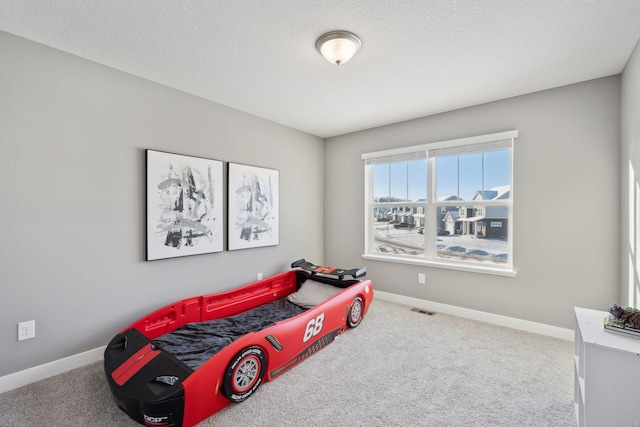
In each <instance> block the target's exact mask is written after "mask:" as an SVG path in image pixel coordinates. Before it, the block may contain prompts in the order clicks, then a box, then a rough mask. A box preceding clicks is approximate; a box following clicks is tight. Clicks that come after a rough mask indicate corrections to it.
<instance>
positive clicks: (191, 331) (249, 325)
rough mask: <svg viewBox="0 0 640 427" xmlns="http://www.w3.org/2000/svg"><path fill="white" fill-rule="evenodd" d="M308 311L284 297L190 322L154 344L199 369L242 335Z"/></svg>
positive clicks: (157, 339)
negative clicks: (246, 308) (211, 318)
mask: <svg viewBox="0 0 640 427" xmlns="http://www.w3.org/2000/svg"><path fill="white" fill-rule="evenodd" d="M304 311H306V309H305V308H302V307H300V306H297V305H295V304H293V303H291V302H289V301H288V300H287V299H286V298H281V299H278V300H275V301H272V302H269V303H266V304H263V305H261V306H258V307H256V308H253V309H251V310H248V311H245V312H242V313H239V314H236V315H234V316H229V317H224V318H222V319H215V320H209V321H205V322H197V323H188V324H186V325H183V326H181V327H179V328H177V329H175V330H174V331H173V332H170V333H168V334H164V335H162V336H160V337H158V338H156V339H155V340H154V343H155V344H156V345H157V346H158V347H160V348H161V349H162V350H164V351H166V352H168V353H171V354H172V355H173V356H175V357H176V358H178V360H180V361H181V362H182V363H184V364H185V365H187V366H188V367H190V368H191V369H194V370H195V369H198V368H199V367H200V366H201V365H202V364H203V363H204V362H206V361H207V360H209V359H210V358H211V357H212V356H213V355H214V354H216V353H217V352H218V351H220V350H222V348H224V347H226V346H227V345H229V344H231V343H232V342H233V341H235V340H236V339H238V338H240V337H241V336H243V335H245V334H248V333H250V332H257V331H260V330H262V329H265V328H267V327H269V326H271V325H273V324H274V323H276V322H279V321H281V320H285V319H289V318H290V317H293V316H296V315H298V314H300V313H303V312H304Z"/></svg>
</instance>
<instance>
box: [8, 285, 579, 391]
mask: <svg viewBox="0 0 640 427" xmlns="http://www.w3.org/2000/svg"><path fill="white" fill-rule="evenodd" d="M375 295H376V298H380V299H381V300H385V301H390V302H395V303H398V304H403V305H407V306H410V307H416V308H419V309H422V310H427V311H434V312H437V313H444V314H450V315H452V316H458V317H464V318H465V319H471V320H477V321H480V322H485V323H491V324H493V325H499V326H505V327H507V328H512V329H518V330H521V331H526V332H533V333H535V334H540V335H546V336H549V337H553V338H560V339H563V340H567V341H573V338H574V335H573V330H572V329H565V328H560V327H557V326H551V325H545V324H544V323H536V322H531V321H528V320H522V319H516V318H514V317H507V316H501V315H499V314H492V313H486V312H484V311H477V310H471V309H468V308H463V307H456V306H454V305H448V304H442V303H438V302H433V301H428V300H423V299H418V298H412V297H406V296H402V295H396V294H392V293H389V292H384V291H375ZM105 349H106V346H104V347H99V348H95V349H93V350H89V351H85V352H84V353H80V354H75V355H73V356H69V357H65V358H64V359H60V360H54V361H53V362H49V363H45V364H44V365H39V366H34V367H33V368H29V369H25V370H24V371H19V372H16V373H13V374H9V375H5V376H4V377H0V393H4V392H6V391H9V390H13V389H16V388H18V387H22V386H25V385H27V384H31V383H33V382H36V381H40V380H43V379H45V378H49V377H52V376H54V375H58V374H62V373H64V372H67V371H70V370H72V369H75V368H80V367H82V366H85V365H88V364H90V363H93V362H97V361H99V360H102V357H103V354H104V350H105Z"/></svg>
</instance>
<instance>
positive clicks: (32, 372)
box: [0, 346, 107, 393]
mask: <svg viewBox="0 0 640 427" xmlns="http://www.w3.org/2000/svg"><path fill="white" fill-rule="evenodd" d="M106 348H107V346H104V347H98V348H94V349H93V350H89V351H85V352H84V353H79V354H74V355H73V356H69V357H65V358H64V359H59V360H54V361H53V362H49V363H45V364H44V365H39V366H34V367H33V368H29V369H25V370H24V371H19V372H15V373H13V374H9V375H5V376H4V377H0V393H4V392H6V391H9V390H13V389H16V388H18V387H22V386H25V385H27V384H31V383H34V382H36V381H40V380H44V379H45V378H49V377H52V376H54V375H58V374H62V373H64V372H67V371H70V370H72V369H75V368H80V367H82V366H85V365H88V364H90V363H93V362H97V361H99V360H102V356H103V354H104V350H105V349H106Z"/></svg>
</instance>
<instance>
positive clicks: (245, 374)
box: [223, 346, 267, 402]
mask: <svg viewBox="0 0 640 427" xmlns="http://www.w3.org/2000/svg"><path fill="white" fill-rule="evenodd" d="M266 362H267V358H266V356H265V354H264V351H262V349H261V348H260V347H255V346H254V347H247V348H245V349H244V350H242V351H241V352H239V353H238V354H236V355H235V357H234V358H233V359H232V360H231V363H229V366H228V367H227V371H226V372H225V375H224V382H223V390H224V394H225V395H226V396H227V397H228V398H229V399H230V400H231V401H233V402H242V401H244V400H246V399H248V398H249V396H251V395H252V394H253V393H254V392H255V391H256V390H257V389H258V387H259V386H260V384H261V383H262V379H263V378H264V375H265V373H266V370H267V363H266Z"/></svg>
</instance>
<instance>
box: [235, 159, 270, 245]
mask: <svg viewBox="0 0 640 427" xmlns="http://www.w3.org/2000/svg"><path fill="white" fill-rule="evenodd" d="M279 179H280V172H279V171H277V170H274V169H266V168H260V167H256V166H246V165H240V164H237V163H229V179H228V187H229V190H228V196H229V202H228V203H229V214H228V222H229V230H228V232H227V236H228V239H229V250H230V251H232V250H235V249H246V248H256V247H261V246H274V245H278V244H279V235H280V228H279V224H280V213H279V203H280V196H279V187H280V181H279Z"/></svg>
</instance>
